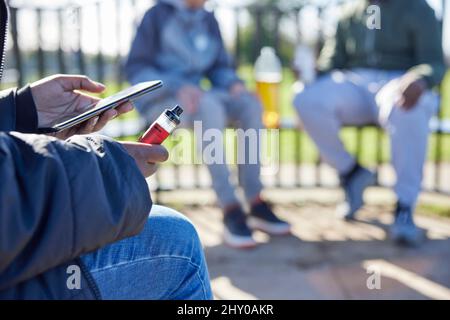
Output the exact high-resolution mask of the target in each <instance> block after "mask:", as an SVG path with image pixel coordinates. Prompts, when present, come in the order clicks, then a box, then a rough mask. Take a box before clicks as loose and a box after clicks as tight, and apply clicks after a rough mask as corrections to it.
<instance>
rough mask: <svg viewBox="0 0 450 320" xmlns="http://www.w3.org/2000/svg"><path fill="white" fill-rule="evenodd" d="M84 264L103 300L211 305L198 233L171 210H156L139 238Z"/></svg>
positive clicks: (120, 243) (104, 250) (95, 255)
mask: <svg viewBox="0 0 450 320" xmlns="http://www.w3.org/2000/svg"><path fill="white" fill-rule="evenodd" d="M82 261H83V263H84V264H85V266H86V267H87V269H88V270H89V271H90V273H91V274H92V277H93V279H94V280H95V282H96V284H97V286H98V288H99V290H100V293H101V296H102V298H103V299H212V292H211V288H210V283H209V276H208V269H207V266H206V262H205V257H204V254H203V249H202V246H201V243H200V240H199V238H198V235H197V232H196V230H195V228H194V226H193V225H192V223H191V222H190V221H189V220H188V219H187V218H186V217H184V216H183V215H182V214H180V213H178V212H176V211H174V210H172V209H169V208H165V207H161V206H156V205H154V206H153V208H152V211H151V213H150V215H149V218H148V221H147V223H146V225H145V227H144V230H143V231H142V232H141V233H140V234H138V235H136V236H134V237H131V238H127V239H124V240H121V241H118V242H116V243H113V244H111V245H108V246H105V247H103V248H100V249H99V250H97V251H95V252H92V253H90V254H87V255H84V256H83V257H82Z"/></svg>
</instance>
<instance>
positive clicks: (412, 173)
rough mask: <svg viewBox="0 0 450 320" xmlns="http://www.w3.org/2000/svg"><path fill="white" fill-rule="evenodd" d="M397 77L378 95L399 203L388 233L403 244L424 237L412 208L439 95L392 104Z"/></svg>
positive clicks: (418, 241) (395, 91) (418, 187)
mask: <svg viewBox="0 0 450 320" xmlns="http://www.w3.org/2000/svg"><path fill="white" fill-rule="evenodd" d="M397 95H398V80H397V79H395V80H393V81H391V82H389V83H388V84H387V85H386V86H385V87H384V88H383V89H382V90H381V91H380V92H379V93H378V95H377V102H378V103H379V108H380V111H379V112H380V123H381V124H382V125H383V126H384V127H385V129H386V131H387V132H388V134H389V137H390V140H391V157H392V165H393V167H394V170H395V173H396V176H397V177H396V178H397V180H396V183H395V186H394V191H395V193H396V195H397V199H398V204H397V208H396V212H395V219H394V223H393V225H392V227H391V230H390V233H391V237H392V238H393V239H394V240H395V241H397V242H400V243H402V244H406V245H417V244H419V243H420V242H421V240H422V239H423V236H424V235H423V233H422V232H421V230H419V229H417V228H416V227H415V224H414V221H413V212H414V208H415V205H416V201H417V198H418V196H419V193H420V189H421V184H422V172H423V165H424V162H425V157H426V153H427V143H428V135H429V121H430V118H431V116H432V115H433V113H434V112H435V111H436V109H437V107H438V103H439V101H438V97H437V95H436V94H434V93H432V92H427V93H425V94H424V95H423V96H422V97H421V98H420V100H419V102H418V103H417V104H416V106H414V107H413V108H412V109H411V110H409V111H406V110H403V109H401V108H399V107H398V106H396V105H395V101H394V99H395V97H396V96H397Z"/></svg>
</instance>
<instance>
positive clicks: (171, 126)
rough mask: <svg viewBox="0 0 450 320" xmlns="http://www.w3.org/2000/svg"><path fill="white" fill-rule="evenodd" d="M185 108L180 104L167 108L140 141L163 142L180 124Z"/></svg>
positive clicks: (148, 142) (149, 142)
mask: <svg viewBox="0 0 450 320" xmlns="http://www.w3.org/2000/svg"><path fill="white" fill-rule="evenodd" d="M182 113H183V109H181V107H180V106H178V105H177V106H175V107H174V108H173V109H171V110H170V109H166V110H164V112H163V113H162V114H161V115H160V116H159V117H158V119H156V121H155V122H153V123H152V124H151V126H150V127H149V128H148V129H147V131H145V133H144V134H143V135H142V137H140V138H139V142H142V143H147V144H161V143H163V141H164V140H166V138H167V137H168V136H169V134H171V133H172V131H173V130H175V128H176V127H177V126H178V125H179V124H180V115H181V114H182Z"/></svg>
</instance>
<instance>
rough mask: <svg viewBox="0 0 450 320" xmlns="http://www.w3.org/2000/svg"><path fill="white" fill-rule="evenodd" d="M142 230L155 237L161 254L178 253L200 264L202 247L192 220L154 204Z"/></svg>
mask: <svg viewBox="0 0 450 320" xmlns="http://www.w3.org/2000/svg"><path fill="white" fill-rule="evenodd" d="M144 232H149V233H151V234H152V237H153V240H154V238H155V237H156V240H157V241H156V242H157V244H156V245H155V242H154V241H153V247H156V248H158V250H160V252H161V253H162V254H171V255H179V256H183V257H188V258H190V259H192V260H193V263H194V264H197V265H200V264H201V262H202V261H201V259H202V257H203V249H202V245H201V242H200V238H199V236H198V233H197V230H196V229H195V227H194V225H193V224H192V222H191V221H190V220H189V219H188V218H187V217H186V216H184V215H183V214H181V213H179V212H177V211H175V210H173V209H170V208H167V207H163V206H158V205H154V206H153V208H152V210H151V212H150V215H149V219H148V221H147V224H146V226H145V229H144Z"/></svg>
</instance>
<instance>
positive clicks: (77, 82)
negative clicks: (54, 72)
mask: <svg viewBox="0 0 450 320" xmlns="http://www.w3.org/2000/svg"><path fill="white" fill-rule="evenodd" d="M58 80H59V81H60V83H61V85H62V86H63V88H64V89H65V90H66V91H73V90H85V91H89V92H93V93H100V92H102V91H103V90H105V88H106V87H105V85H104V84H102V83H100V82H96V81H93V80H91V79H90V78H88V77H87V76H83V75H60V76H58Z"/></svg>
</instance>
